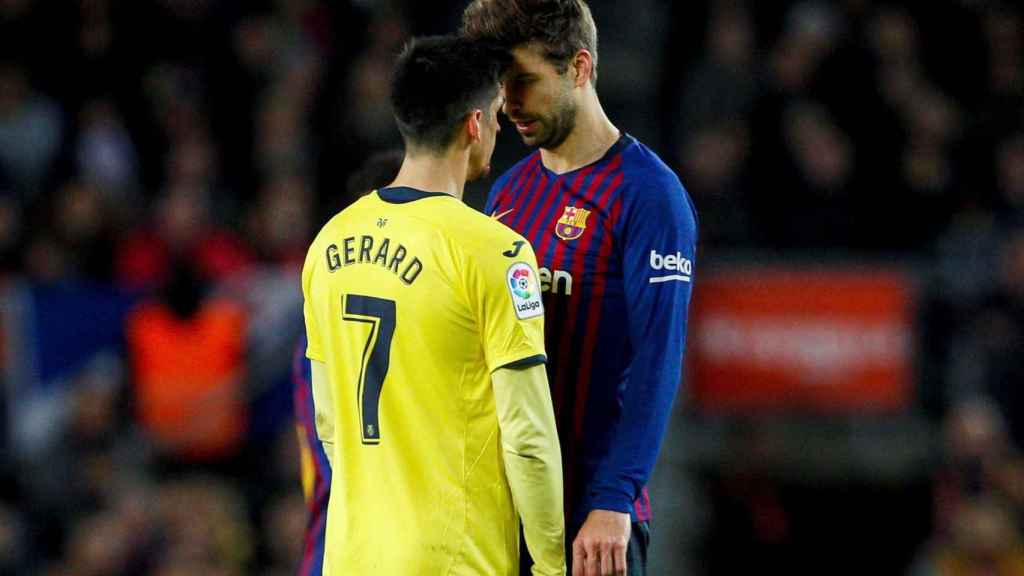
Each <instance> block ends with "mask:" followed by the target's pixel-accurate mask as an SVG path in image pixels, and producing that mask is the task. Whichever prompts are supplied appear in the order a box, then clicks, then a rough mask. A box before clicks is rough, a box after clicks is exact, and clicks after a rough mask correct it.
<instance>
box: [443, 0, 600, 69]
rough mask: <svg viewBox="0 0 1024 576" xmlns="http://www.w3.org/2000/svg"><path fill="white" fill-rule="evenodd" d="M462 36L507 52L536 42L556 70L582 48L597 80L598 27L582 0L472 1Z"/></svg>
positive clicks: (465, 17) (463, 21)
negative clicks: (491, 43) (497, 46)
mask: <svg viewBox="0 0 1024 576" xmlns="http://www.w3.org/2000/svg"><path fill="white" fill-rule="evenodd" d="M462 34H463V35H465V36H467V37H469V38H471V39H475V40H484V41H489V42H494V43H497V44H498V45H500V46H502V47H504V48H508V49H512V48H515V47H516V46H520V45H522V44H529V43H537V44H538V45H540V46H541V47H542V49H543V51H544V57H545V58H546V59H547V60H548V61H549V62H551V63H552V64H554V65H555V67H556V68H559V69H562V68H563V67H564V66H566V65H567V64H568V63H569V61H570V60H571V59H572V57H573V56H575V55H576V53H577V52H578V51H579V50H581V49H585V50H587V51H588V52H590V54H591V56H592V60H593V63H594V65H593V67H592V69H591V74H590V77H591V80H594V81H596V80H597V26H596V25H595V24H594V16H593V15H592V14H591V13H590V7H589V6H587V3H586V2H585V1H584V0H473V2H471V3H470V5H469V6H467V7H466V10H465V12H463V13H462Z"/></svg>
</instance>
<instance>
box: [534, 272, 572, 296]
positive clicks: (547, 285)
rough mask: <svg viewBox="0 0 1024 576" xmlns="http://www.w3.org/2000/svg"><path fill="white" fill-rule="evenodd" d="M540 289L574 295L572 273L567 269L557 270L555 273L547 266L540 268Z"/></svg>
mask: <svg viewBox="0 0 1024 576" xmlns="http://www.w3.org/2000/svg"><path fill="white" fill-rule="evenodd" d="M539 272H540V291H541V292H551V293H552V294H564V295H566V296H570V295H572V274H569V273H568V272H566V271H565V270H555V271H554V273H552V272H551V270H548V269H547V268H541V269H540V271H539Z"/></svg>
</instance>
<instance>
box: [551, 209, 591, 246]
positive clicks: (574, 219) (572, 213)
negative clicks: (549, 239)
mask: <svg viewBox="0 0 1024 576" xmlns="http://www.w3.org/2000/svg"><path fill="white" fill-rule="evenodd" d="M588 216H590V210H584V209H583V208H576V207H575V206H566V207H565V212H562V217H561V218H559V219H558V222H556V223H555V234H556V235H557V236H558V237H559V238H561V239H562V240H575V239H577V238H579V237H580V236H582V235H583V231H584V230H586V229H587V217H588Z"/></svg>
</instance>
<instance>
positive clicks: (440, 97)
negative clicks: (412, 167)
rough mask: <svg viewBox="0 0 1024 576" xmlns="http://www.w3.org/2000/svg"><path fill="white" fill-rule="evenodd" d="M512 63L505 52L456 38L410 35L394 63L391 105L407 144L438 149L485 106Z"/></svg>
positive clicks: (444, 146)
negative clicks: (416, 36) (466, 118)
mask: <svg viewBox="0 0 1024 576" xmlns="http://www.w3.org/2000/svg"><path fill="white" fill-rule="evenodd" d="M510 62H511V57H510V56H509V54H508V53H507V51H505V50H503V49H500V48H498V47H496V46H494V45H493V44H490V43H487V42H478V41H473V40H469V39H466V38H463V37H460V36H454V35H449V36H429V37H422V38H414V39H413V40H411V41H410V42H409V43H408V44H407V45H406V46H405V49H404V50H402V53H401V54H400V55H399V56H398V60H397V61H396V62H395V68H394V73H393V75H392V79H391V106H392V108H393V110H394V113H395V119H396V120H397V121H398V130H399V132H401V133H402V136H403V138H405V141H406V148H407V149H408V148H409V147H415V148H425V149H429V150H431V151H435V152H439V151H442V150H444V149H445V148H447V147H448V146H450V145H451V143H452V141H453V140H454V138H455V134H456V130H457V129H458V126H459V124H460V122H461V121H462V119H463V118H465V117H466V114H468V113H470V112H471V111H473V110H476V109H482V110H486V109H487V107H488V105H489V104H490V103H491V101H492V100H493V99H494V97H495V96H496V95H497V93H498V85H499V82H500V81H501V75H502V73H503V72H504V71H505V68H506V67H507V66H508V65H509V63H510Z"/></svg>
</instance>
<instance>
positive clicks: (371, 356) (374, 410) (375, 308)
mask: <svg viewBox="0 0 1024 576" xmlns="http://www.w3.org/2000/svg"><path fill="white" fill-rule="evenodd" d="M342 319H343V320H345V321H346V322H361V323H364V324H369V325H370V335H369V337H368V338H367V339H366V345H365V347H364V348H363V359H362V363H361V364H360V367H359V389H358V392H357V396H356V397H357V398H358V404H359V428H360V430H361V433H362V436H363V444H380V414H379V408H380V393H381V390H382V389H383V388H384V378H386V377H387V375H388V365H389V364H390V359H391V337H392V336H394V334H395V301H394V300H384V299H383V298H374V297H373V296H360V295H357V294H348V295H346V296H345V312H344V315H343V316H342Z"/></svg>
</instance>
